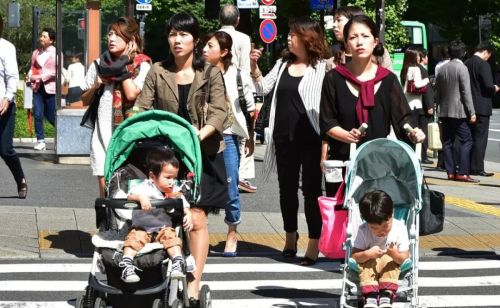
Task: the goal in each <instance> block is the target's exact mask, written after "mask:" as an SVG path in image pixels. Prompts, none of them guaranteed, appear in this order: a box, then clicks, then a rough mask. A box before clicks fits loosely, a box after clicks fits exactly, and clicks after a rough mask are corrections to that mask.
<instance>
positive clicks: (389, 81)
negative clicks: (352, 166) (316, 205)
mask: <svg viewBox="0 0 500 308" xmlns="http://www.w3.org/2000/svg"><path fill="white" fill-rule="evenodd" d="M378 35H379V30H378V27H377V26H376V25H375V23H374V22H373V21H372V20H371V19H370V18H369V17H367V16H365V15H358V16H354V17H353V18H352V19H351V20H349V22H348V23H347V24H346V25H345V27H344V42H345V44H346V46H347V47H348V49H349V50H350V51H351V54H352V60H351V61H350V62H349V63H347V64H346V65H338V66H337V67H336V68H335V69H333V70H331V71H329V72H328V73H327V74H326V76H325V79H324V81H323V89H322V93H321V104H320V127H321V133H322V135H323V136H324V138H325V139H326V138H328V137H329V138H328V140H329V146H330V149H329V152H328V155H327V159H335V160H348V159H349V149H350V146H349V144H350V143H357V144H361V143H363V142H366V141H369V140H372V139H376V138H384V137H386V136H387V135H388V134H389V132H390V127H391V125H392V126H393V127H394V130H395V133H396V135H397V136H398V138H399V139H403V140H406V141H408V142H413V143H415V142H421V141H422V140H423V139H424V138H425V135H424V134H423V133H422V131H421V130H420V129H418V128H417V129H415V130H414V131H413V132H411V133H409V134H408V133H406V132H405V130H404V128H403V125H404V124H406V123H408V124H410V125H411V126H412V127H415V126H416V121H415V119H414V117H413V116H412V113H411V110H410V107H409V105H408V102H407V101H406V98H405V95H404V93H403V89H402V88H401V85H400V84H399V81H398V79H397V77H396V75H394V74H393V73H391V72H390V71H389V70H387V69H385V68H383V67H382V66H379V65H377V64H375V63H374V62H373V61H372V57H373V56H380V55H382V54H383V52H384V48H383V46H382V44H381V43H380V42H379V39H378ZM362 123H366V124H368V129H367V130H366V131H365V132H363V133H362V132H360V131H359V130H358V128H359V126H360V125H361V124H362ZM327 193H328V192H327Z"/></svg>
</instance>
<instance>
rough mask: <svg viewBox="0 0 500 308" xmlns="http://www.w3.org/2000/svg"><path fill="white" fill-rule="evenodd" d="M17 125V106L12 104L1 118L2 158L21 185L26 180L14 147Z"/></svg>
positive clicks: (0, 154)
mask: <svg viewBox="0 0 500 308" xmlns="http://www.w3.org/2000/svg"><path fill="white" fill-rule="evenodd" d="M15 123H16V104H10V105H9V109H7V112H5V113H4V114H3V115H2V116H1V117H0V156H1V157H2V159H3V160H4V161H5V164H7V167H9V169H10V172H12V175H14V179H15V180H16V183H17V184H19V183H21V180H22V179H23V178H24V173H23V168H22V167H21V162H20V161H19V157H18V156H17V153H16V151H15V150H14V147H13V146H12V137H13V136H14V127H15Z"/></svg>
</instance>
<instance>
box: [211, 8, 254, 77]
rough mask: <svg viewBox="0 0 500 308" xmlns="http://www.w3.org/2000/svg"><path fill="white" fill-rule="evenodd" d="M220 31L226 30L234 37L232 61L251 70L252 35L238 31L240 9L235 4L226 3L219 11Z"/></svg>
mask: <svg viewBox="0 0 500 308" xmlns="http://www.w3.org/2000/svg"><path fill="white" fill-rule="evenodd" d="M219 23H220V25H221V28H220V31H224V32H226V33H227V34H229V35H230V36H231V38H232V39H233V46H232V48H231V54H232V55H233V58H232V60H231V62H232V63H233V64H234V66H236V68H239V69H240V70H244V71H246V72H248V73H249V72H250V51H251V48H252V45H251V43H250V37H249V36H248V35H246V34H245V33H243V32H240V31H237V30H236V27H237V26H238V24H239V23H240V11H239V10H238V8H237V7H236V6H235V5H232V4H226V5H224V6H223V7H222V8H221V9H220V12H219Z"/></svg>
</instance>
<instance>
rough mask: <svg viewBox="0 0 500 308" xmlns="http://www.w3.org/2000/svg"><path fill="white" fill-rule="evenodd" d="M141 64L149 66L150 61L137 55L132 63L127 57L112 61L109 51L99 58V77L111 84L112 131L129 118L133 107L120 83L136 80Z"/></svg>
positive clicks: (144, 56)
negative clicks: (144, 63)
mask: <svg viewBox="0 0 500 308" xmlns="http://www.w3.org/2000/svg"><path fill="white" fill-rule="evenodd" d="M143 62H147V63H149V64H151V59H150V58H149V57H148V56H146V55H144V54H137V55H135V57H134V59H133V61H131V60H130V59H129V57H128V56H121V57H120V58H118V59H116V60H113V59H112V57H111V54H110V53H109V51H106V52H104V53H103V54H102V55H101V57H100V62H99V66H98V67H97V71H98V72H99V76H100V77H101V78H102V79H103V80H106V81H107V82H112V83H113V112H112V122H113V125H112V128H113V130H114V129H115V128H116V127H118V125H120V123H122V122H123V121H124V120H125V119H126V118H128V117H129V116H130V112H131V111H132V107H133V106H134V101H129V100H128V99H127V96H126V95H125V93H124V91H123V86H122V81H123V80H125V79H127V78H132V79H134V78H136V77H137V75H139V72H140V68H141V63H143Z"/></svg>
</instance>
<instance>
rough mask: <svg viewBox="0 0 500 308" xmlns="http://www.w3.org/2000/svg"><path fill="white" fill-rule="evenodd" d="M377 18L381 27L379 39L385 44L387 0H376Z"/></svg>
mask: <svg viewBox="0 0 500 308" xmlns="http://www.w3.org/2000/svg"><path fill="white" fill-rule="evenodd" d="M375 10H376V11H375V16H376V17H375V18H376V23H377V26H378V27H379V29H380V34H379V40H380V42H381V43H382V44H384V45H385V0H376V1H375Z"/></svg>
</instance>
